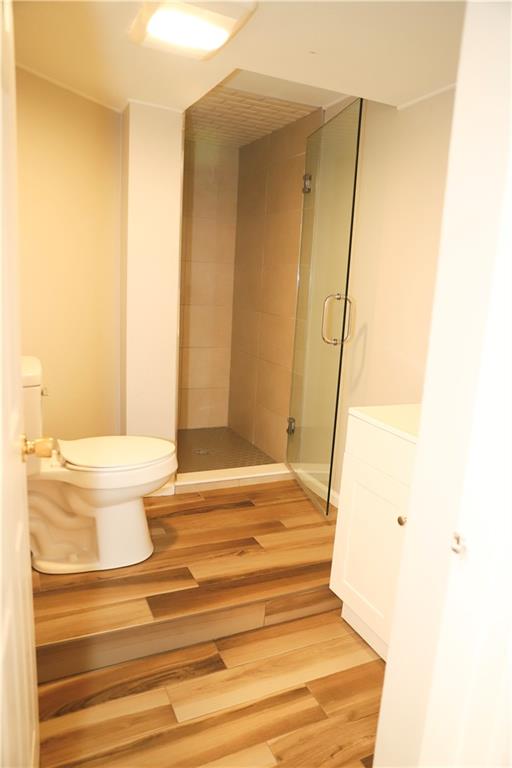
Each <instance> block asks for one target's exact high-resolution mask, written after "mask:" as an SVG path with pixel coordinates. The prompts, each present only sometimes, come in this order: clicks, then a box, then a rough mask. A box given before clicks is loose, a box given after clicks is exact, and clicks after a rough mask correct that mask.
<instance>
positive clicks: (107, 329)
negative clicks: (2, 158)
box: [17, 70, 121, 438]
mask: <svg viewBox="0 0 512 768" xmlns="http://www.w3.org/2000/svg"><path fill="white" fill-rule="evenodd" d="M17 88H18V164H19V247H20V255H21V299H22V349H23V353H24V354H28V355H36V356H37V357H39V358H40V359H41V361H42V364H43V371H44V382H45V385H46V386H47V387H48V391H49V395H50V396H49V397H48V398H45V400H44V422H45V431H46V432H47V433H49V434H52V435H54V436H56V437H62V438H73V437H80V436H87V435H98V434H105V433H107V434H109V433H110V434H113V433H117V432H118V431H119V347H120V344H119V338H120V330H119V325H120V322H119V314H120V313H119V300H120V299H119V292H120V289H119V264H120V230H121V226H120V151H121V134H120V130H121V125H120V116H119V115H118V114H117V113H115V112H113V111H111V110H109V109H106V108H105V107H101V106H99V105H97V104H95V103H93V102H92V101H88V100H86V99H84V98H81V97H80V96H77V95H75V94H73V93H70V92H69V91H66V90H63V89H62V88H58V87H57V86H55V85H52V84H50V83H48V82H47V81H45V80H42V79H40V78H37V77H35V76H33V75H30V74H28V73H26V72H24V71H21V70H19V71H18V73H17Z"/></svg>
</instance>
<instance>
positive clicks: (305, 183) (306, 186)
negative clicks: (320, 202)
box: [302, 173, 313, 195]
mask: <svg viewBox="0 0 512 768" xmlns="http://www.w3.org/2000/svg"><path fill="white" fill-rule="evenodd" d="M312 180H313V176H312V175H311V173H305V174H304V176H303V177H302V191H303V193H304V194H305V195H307V194H308V192H311V189H312Z"/></svg>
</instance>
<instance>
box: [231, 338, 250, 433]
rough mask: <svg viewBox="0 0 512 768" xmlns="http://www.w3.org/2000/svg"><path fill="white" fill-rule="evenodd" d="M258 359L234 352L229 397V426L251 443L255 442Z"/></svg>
mask: <svg viewBox="0 0 512 768" xmlns="http://www.w3.org/2000/svg"><path fill="white" fill-rule="evenodd" d="M256 373H257V358H256V356H255V355H251V354H245V353H244V352H241V351H237V350H234V351H233V358H232V365H231V377H230V395H229V413H228V423H229V426H230V427H231V428H232V429H234V430H235V432H238V433H239V434H240V435H242V437H245V439H246V440H249V441H250V442H253V441H254V416H255V410H256Z"/></svg>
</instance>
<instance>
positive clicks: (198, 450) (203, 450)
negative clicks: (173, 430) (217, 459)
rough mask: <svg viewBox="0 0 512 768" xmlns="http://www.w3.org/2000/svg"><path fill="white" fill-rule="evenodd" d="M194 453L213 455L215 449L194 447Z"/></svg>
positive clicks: (197, 454)
mask: <svg viewBox="0 0 512 768" xmlns="http://www.w3.org/2000/svg"><path fill="white" fill-rule="evenodd" d="M192 453H195V455H196V456H211V454H212V453H213V451H212V450H210V448H192Z"/></svg>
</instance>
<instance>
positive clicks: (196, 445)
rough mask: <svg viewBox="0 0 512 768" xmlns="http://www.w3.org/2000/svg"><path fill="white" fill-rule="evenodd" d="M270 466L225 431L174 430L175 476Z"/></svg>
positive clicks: (266, 458)
mask: <svg viewBox="0 0 512 768" xmlns="http://www.w3.org/2000/svg"><path fill="white" fill-rule="evenodd" d="M273 463H274V459H272V458H271V457H270V456H267V454H266V453H263V451H260V450H259V448H256V446H255V445H252V443H250V442H249V441H248V440H245V439H244V438H243V437H240V435H237V433H236V432H233V430H232V429H229V427H208V428H206V429H180V430H178V472H201V471H202V470H208V469H230V468H232V467H253V466H257V465H259V464H273Z"/></svg>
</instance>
